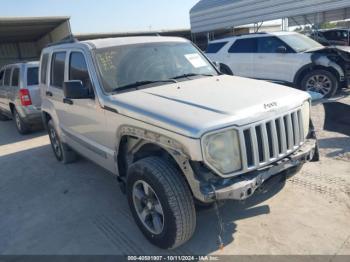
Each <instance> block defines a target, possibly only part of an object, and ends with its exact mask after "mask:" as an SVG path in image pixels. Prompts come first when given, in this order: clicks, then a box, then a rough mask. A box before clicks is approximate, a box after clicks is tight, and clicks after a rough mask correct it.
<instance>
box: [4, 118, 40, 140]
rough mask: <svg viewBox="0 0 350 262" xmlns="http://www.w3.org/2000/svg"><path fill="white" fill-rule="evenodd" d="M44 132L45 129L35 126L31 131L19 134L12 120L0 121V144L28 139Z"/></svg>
mask: <svg viewBox="0 0 350 262" xmlns="http://www.w3.org/2000/svg"><path fill="white" fill-rule="evenodd" d="M46 134H47V133H46V131H45V130H44V129H43V128H42V127H35V128H33V130H32V132H31V133H29V134H27V135H21V134H19V133H18V131H17V129H16V126H15V123H14V121H11V120H10V121H0V146H4V145H9V144H12V143H17V142H21V141H25V140H29V139H32V138H36V137H40V136H44V135H46Z"/></svg>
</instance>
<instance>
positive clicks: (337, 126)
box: [323, 102, 350, 136]
mask: <svg viewBox="0 0 350 262" xmlns="http://www.w3.org/2000/svg"><path fill="white" fill-rule="evenodd" d="M323 106H324V110H325V121H324V127H323V128H324V130H327V131H332V132H337V133H341V134H344V135H347V136H350V105H347V104H344V103H340V102H329V103H324V104H323Z"/></svg>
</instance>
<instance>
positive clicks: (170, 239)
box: [127, 157, 196, 249]
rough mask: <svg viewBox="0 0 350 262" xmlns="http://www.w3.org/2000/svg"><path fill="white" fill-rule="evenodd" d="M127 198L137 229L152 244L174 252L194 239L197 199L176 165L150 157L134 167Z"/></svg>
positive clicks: (138, 162) (130, 173)
mask: <svg viewBox="0 0 350 262" xmlns="http://www.w3.org/2000/svg"><path fill="white" fill-rule="evenodd" d="M127 197H128V202H129V206H130V209H131V212H132V215H133V217H134V219H135V221H136V223H137V225H138V226H139V228H140V229H141V231H142V233H143V234H144V236H145V237H146V238H147V239H148V240H149V241H150V242H151V243H152V244H154V245H156V246H158V247H160V248H163V249H171V248H175V247H178V246H180V245H182V244H184V243H185V242H187V241H188V240H189V239H190V238H191V237H192V235H193V233H194V230H195V227H196V214H195V207H194V203H193V198H192V195H191V192H190V190H189V187H188V185H187V183H186V181H185V179H184V178H183V177H182V174H180V172H179V171H178V170H177V169H176V168H175V167H174V166H173V164H172V163H170V162H168V161H166V160H163V159H161V158H158V157H148V158H145V159H141V160H139V161H137V162H136V163H134V164H133V165H131V166H130V168H129V170H128V178H127Z"/></svg>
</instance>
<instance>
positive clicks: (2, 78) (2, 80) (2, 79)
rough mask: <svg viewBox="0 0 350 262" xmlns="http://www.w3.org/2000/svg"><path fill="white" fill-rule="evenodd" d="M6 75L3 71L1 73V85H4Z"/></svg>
mask: <svg viewBox="0 0 350 262" xmlns="http://www.w3.org/2000/svg"><path fill="white" fill-rule="evenodd" d="M4 74H5V71H4V70H2V71H1V72H0V85H2V84H3V82H4Z"/></svg>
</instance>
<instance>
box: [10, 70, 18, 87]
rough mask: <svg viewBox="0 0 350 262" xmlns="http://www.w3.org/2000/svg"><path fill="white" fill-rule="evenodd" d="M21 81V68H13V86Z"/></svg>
mask: <svg viewBox="0 0 350 262" xmlns="http://www.w3.org/2000/svg"><path fill="white" fill-rule="evenodd" d="M18 82H19V68H15V69H13V72H12V81H11V86H18Z"/></svg>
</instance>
